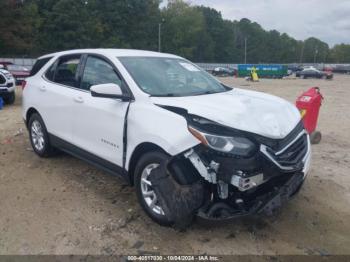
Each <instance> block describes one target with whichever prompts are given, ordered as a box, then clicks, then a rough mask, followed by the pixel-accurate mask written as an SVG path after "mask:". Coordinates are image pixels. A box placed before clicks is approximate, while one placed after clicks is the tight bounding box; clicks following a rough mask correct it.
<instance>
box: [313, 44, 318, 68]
mask: <svg viewBox="0 0 350 262" xmlns="http://www.w3.org/2000/svg"><path fill="white" fill-rule="evenodd" d="M317 54H318V48H317V46H316V48H315V55H314V64H316V58H317Z"/></svg>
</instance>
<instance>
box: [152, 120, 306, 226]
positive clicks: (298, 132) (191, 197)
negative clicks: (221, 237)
mask: <svg viewBox="0 0 350 262" xmlns="http://www.w3.org/2000/svg"><path fill="white" fill-rule="evenodd" d="M186 118H187V121H188V125H189V131H190V132H191V133H192V134H193V135H194V136H196V137H197V138H198V139H199V140H201V142H202V143H201V144H199V145H197V146H195V147H194V148H191V149H189V150H186V151H185V152H183V153H181V154H179V155H177V156H174V157H173V158H172V159H171V161H170V162H169V163H168V165H167V167H158V168H156V169H154V170H153V171H152V176H151V177H152V186H153V188H154V190H155V191H156V193H157V195H158V196H159V199H160V204H161V206H162V208H163V210H164V213H165V215H166V216H167V217H168V218H169V220H171V221H173V222H174V224H175V225H176V226H178V227H180V228H183V227H185V226H186V225H188V224H189V223H191V221H192V219H193V217H195V216H197V217H200V218H202V219H205V220H225V219H232V218H235V217H240V216H246V215H251V214H256V213H266V214H272V213H273V211H274V210H275V209H277V208H278V207H280V206H281V205H282V204H283V203H284V202H286V201H287V200H289V199H290V198H291V197H292V196H293V195H294V194H296V193H297V192H298V190H299V189H300V187H301V185H302V183H303V181H304V178H305V176H306V174H307V171H308V166H309V161H310V142H309V137H308V134H307V133H306V132H305V130H304V127H303V124H302V123H301V122H300V123H299V124H298V125H297V126H296V127H295V128H294V130H293V131H292V132H291V133H290V134H289V135H287V136H286V137H285V138H284V139H280V140H276V139H269V138H266V137H261V136H259V135H256V134H250V133H246V132H243V131H238V130H234V129H231V128H229V127H225V126H221V125H219V124H217V123H214V122H212V121H210V120H207V119H203V118H200V117H197V116H189V115H187V116H186ZM213 133H214V134H218V138H213V136H212V135H208V134H213ZM202 134H204V135H202ZM221 137H224V138H226V137H227V138H231V137H234V140H233V138H232V139H231V140H232V146H230V145H228V144H229V143H230V142H225V141H219V140H220V139H221ZM204 140H205V141H204ZM209 140H210V141H209ZM208 141H209V142H208ZM208 143H211V145H209V144H208ZM220 143H221V144H222V146H221V147H220V149H221V148H224V149H225V150H226V149H227V150H226V151H227V152H223V150H218V149H217V148H215V147H218V148H219V145H220ZM224 143H226V144H224ZM247 145H248V146H247ZM233 148H235V149H236V151H233V150H232V149H233ZM230 150H231V151H230ZM169 192H172V193H169Z"/></svg>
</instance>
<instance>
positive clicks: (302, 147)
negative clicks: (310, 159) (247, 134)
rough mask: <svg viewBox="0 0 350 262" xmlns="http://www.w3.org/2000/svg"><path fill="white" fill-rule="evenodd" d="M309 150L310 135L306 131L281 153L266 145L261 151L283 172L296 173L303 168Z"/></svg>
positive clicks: (262, 146) (261, 147)
mask: <svg viewBox="0 0 350 262" xmlns="http://www.w3.org/2000/svg"><path fill="white" fill-rule="evenodd" d="M308 150H309V143H308V135H307V133H306V131H305V130H303V131H302V132H300V133H299V134H298V135H297V136H296V137H295V138H294V139H293V140H292V141H291V142H290V143H289V144H287V145H286V146H285V147H284V148H282V149H280V150H279V151H275V150H273V149H271V148H269V147H267V146H265V145H261V146H260V151H261V152H262V153H263V155H264V156H265V157H267V158H268V159H269V160H270V161H271V162H273V163H274V164H275V165H276V166H278V167H279V168H280V169H281V170H283V171H288V172H294V171H297V170H301V169H302V168H303V165H304V163H303V160H304V158H305V156H306V154H307V152H308Z"/></svg>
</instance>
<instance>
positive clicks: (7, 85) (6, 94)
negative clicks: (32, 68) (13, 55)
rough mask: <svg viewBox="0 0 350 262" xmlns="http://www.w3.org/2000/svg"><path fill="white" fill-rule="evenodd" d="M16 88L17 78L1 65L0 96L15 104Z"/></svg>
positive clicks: (7, 102) (8, 102)
mask: <svg viewBox="0 0 350 262" xmlns="http://www.w3.org/2000/svg"><path fill="white" fill-rule="evenodd" d="M15 89H16V83H15V78H14V77H13V75H12V74H11V73H10V72H9V71H7V70H5V69H3V68H2V66H1V65H0V97H1V98H3V100H4V101H5V103H6V104H13V103H14V102H15V97H16V95H15Z"/></svg>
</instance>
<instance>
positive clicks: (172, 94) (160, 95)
mask: <svg viewBox="0 0 350 262" xmlns="http://www.w3.org/2000/svg"><path fill="white" fill-rule="evenodd" d="M151 96H154V97H175V96H179V95H177V94H174V93H167V94H159V95H151Z"/></svg>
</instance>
